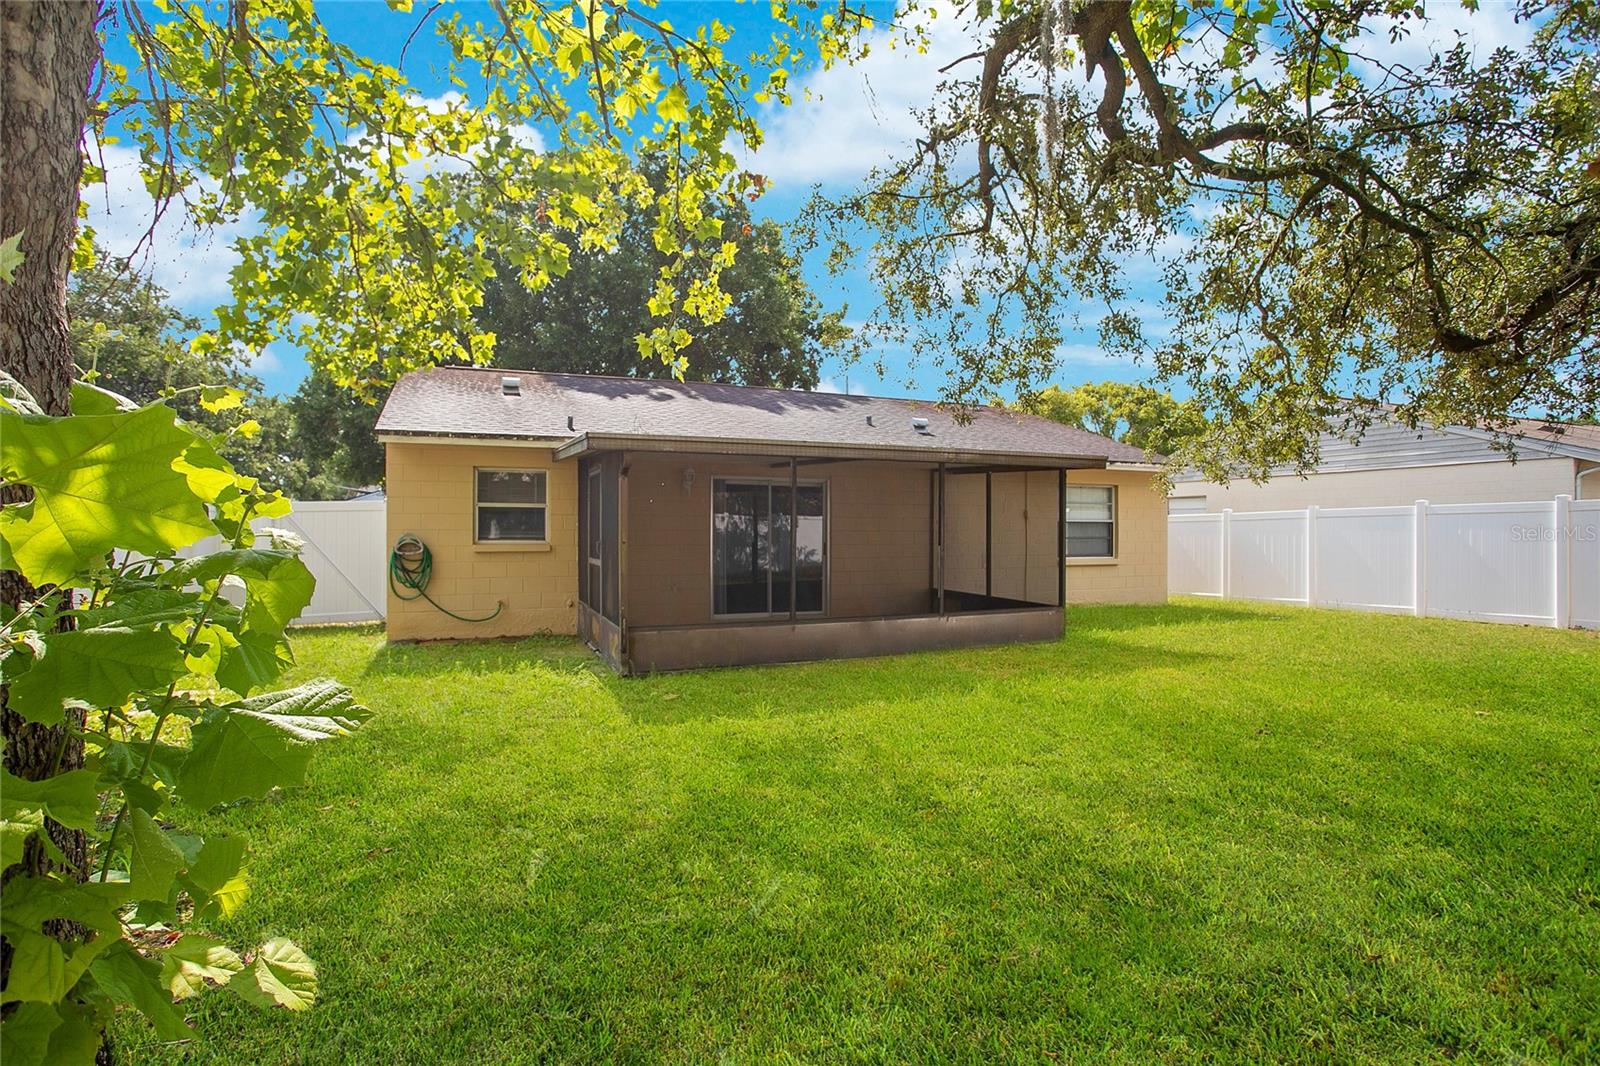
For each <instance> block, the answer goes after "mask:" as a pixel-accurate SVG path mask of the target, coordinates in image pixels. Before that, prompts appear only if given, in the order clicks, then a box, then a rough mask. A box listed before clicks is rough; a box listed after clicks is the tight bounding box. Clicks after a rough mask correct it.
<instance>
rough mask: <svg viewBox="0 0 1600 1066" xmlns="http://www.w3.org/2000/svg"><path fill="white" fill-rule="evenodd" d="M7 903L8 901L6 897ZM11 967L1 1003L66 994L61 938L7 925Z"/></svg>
mask: <svg viewBox="0 0 1600 1066" xmlns="http://www.w3.org/2000/svg"><path fill="white" fill-rule="evenodd" d="M7 903H8V904H9V903H10V901H9V900H7ZM6 939H7V940H8V941H10V942H11V971H10V973H9V974H8V975H7V978H6V988H5V992H4V993H0V1003H16V1002H23V1003H54V1002H55V1001H56V1000H58V999H60V998H61V997H62V996H65V995H66V994H67V989H68V988H71V987H72V985H71V983H70V982H68V981H67V953H66V952H65V951H64V950H63V949H62V947H61V941H59V940H57V939H56V938H55V937H53V936H46V935H45V934H43V933H41V932H38V931H37V930H34V929H16V928H7V929H6Z"/></svg>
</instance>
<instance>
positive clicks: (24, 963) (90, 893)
mask: <svg viewBox="0 0 1600 1066" xmlns="http://www.w3.org/2000/svg"><path fill="white" fill-rule="evenodd" d="M124 894H125V893H124V887H123V886H121V885H109V884H108V885H101V884H79V883H77V882H75V881H70V880H67V881H64V880H61V879H58V878H55V877H14V878H12V879H11V880H10V881H7V882H6V887H5V907H4V909H3V910H0V929H3V930H4V932H5V937H6V939H7V940H8V941H10V943H11V946H12V957H11V972H10V975H9V977H8V980H7V982H6V988H5V993H4V994H3V995H0V1001H3V1002H7V1003H9V1002H14V1001H25V1002H37V1003H53V1002H55V1001H56V1000H59V999H60V998H61V997H62V996H64V995H66V993H67V990H68V989H70V988H71V987H72V986H73V985H74V984H76V983H77V981H78V978H80V977H82V976H83V973H84V971H85V970H86V969H88V968H89V966H90V965H91V963H93V961H94V960H95V959H96V958H97V957H98V956H100V955H101V954H102V953H104V952H106V951H108V950H109V949H110V948H111V946H112V945H113V944H115V943H117V942H118V941H117V937H118V933H119V930H120V926H119V925H118V923H117V914H116V908H117V906H118V905H119V904H120V903H121V902H122V900H123V898H124ZM57 918H66V919H70V920H71V921H75V922H77V923H79V924H80V925H83V926H86V927H87V928H89V929H91V930H94V931H95V933H96V935H95V936H94V937H93V938H92V939H91V940H89V941H87V942H80V943H77V944H63V943H62V942H61V941H59V940H57V939H56V938H55V937H53V936H49V935H47V934H46V933H44V932H43V927H44V924H45V923H46V922H48V921H51V920H53V919H57Z"/></svg>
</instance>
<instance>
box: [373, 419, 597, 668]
mask: <svg viewBox="0 0 1600 1066" xmlns="http://www.w3.org/2000/svg"><path fill="white" fill-rule="evenodd" d="M386 451H387V474H388V476H387V478H386V482H385V484H386V489H387V493H388V505H389V506H388V510H389V515H388V537H389V539H388V543H387V544H386V545H385V548H384V550H385V552H387V551H389V550H392V549H393V547H394V544H395V541H396V540H398V539H399V538H400V536H401V535H402V534H405V533H414V534H416V535H417V536H418V537H420V538H422V541H423V543H425V544H426V545H427V546H428V549H429V550H430V551H431V552H432V554H433V576H432V580H431V582H430V584H429V586H428V594H429V595H430V596H432V597H433V598H434V599H436V600H438V601H439V603H441V604H443V605H444V606H446V607H448V608H449V609H450V610H452V611H455V612H456V613H458V614H464V615H468V616H472V617H476V616H480V615H485V614H488V613H489V612H491V611H493V610H494V608H495V605H496V603H498V602H501V601H504V603H505V607H504V609H502V610H501V612H500V614H499V615H498V616H497V617H495V618H494V619H493V620H492V621H489V622H482V623H469V622H461V621H458V620H456V619H453V618H451V617H450V616H449V615H447V614H444V613H443V612H442V611H439V610H437V609H436V608H434V607H433V606H432V605H431V604H429V603H428V602H427V601H426V600H422V599H416V600H402V599H400V598H399V597H397V596H396V595H395V594H394V592H393V590H392V589H391V590H390V591H389V603H388V608H389V638H390V639H391V640H438V639H445V638H482V637H501V636H525V635H527V634H530V633H539V632H551V633H572V632H574V631H575V630H576V626H577V598H578V562H577V559H578V555H577V553H578V543H577V541H578V483H577V469H578V464H577V463H575V462H561V463H558V462H556V461H555V460H554V458H553V457H552V455H551V453H550V450H549V449H547V448H522V447H501V446H496V445H475V444H470V443H462V444H411V443H399V444H396V443H391V444H389V445H387V447H386ZM479 468H484V469H497V470H543V471H546V473H547V482H546V485H547V488H546V502H547V506H548V508H549V512H548V514H547V515H546V530H545V532H546V541H545V542H544V543H542V544H523V543H508V542H490V543H484V544H479V543H476V542H475V534H476V529H475V526H474V516H473V494H474V481H475V477H476V473H475V472H476V471H477V470H478V469H479Z"/></svg>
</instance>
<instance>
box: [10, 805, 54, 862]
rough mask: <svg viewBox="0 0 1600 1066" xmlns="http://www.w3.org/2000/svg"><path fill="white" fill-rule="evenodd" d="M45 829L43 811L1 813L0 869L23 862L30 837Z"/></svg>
mask: <svg viewBox="0 0 1600 1066" xmlns="http://www.w3.org/2000/svg"><path fill="white" fill-rule="evenodd" d="M43 830H44V812H43V811H14V812H12V813H9V814H0V870H4V869H6V868H7V867H9V866H14V865H16V864H17V863H19V862H21V861H22V853H23V849H24V847H25V846H26V845H27V843H28V838H29V837H31V836H33V834H35V833H38V832H42V831H43Z"/></svg>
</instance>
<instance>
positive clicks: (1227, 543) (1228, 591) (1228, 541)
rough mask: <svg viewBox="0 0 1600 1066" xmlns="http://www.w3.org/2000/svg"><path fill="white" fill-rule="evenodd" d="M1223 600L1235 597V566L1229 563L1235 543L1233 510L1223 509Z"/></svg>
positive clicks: (1229, 508)
mask: <svg viewBox="0 0 1600 1066" xmlns="http://www.w3.org/2000/svg"><path fill="white" fill-rule="evenodd" d="M1220 539H1221V541H1222V598H1223V599H1228V598H1229V597H1231V596H1232V595H1233V566H1232V564H1231V563H1229V561H1228V556H1229V555H1230V554H1231V553H1230V551H1229V548H1230V547H1231V546H1232V543H1233V508H1232V507H1224V508H1223V509H1222V537H1221V538H1220Z"/></svg>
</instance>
